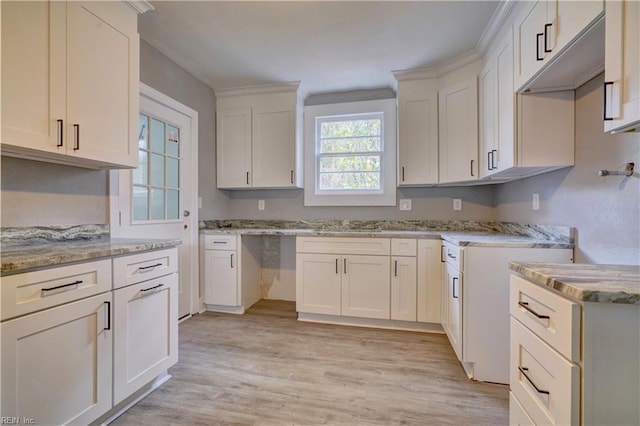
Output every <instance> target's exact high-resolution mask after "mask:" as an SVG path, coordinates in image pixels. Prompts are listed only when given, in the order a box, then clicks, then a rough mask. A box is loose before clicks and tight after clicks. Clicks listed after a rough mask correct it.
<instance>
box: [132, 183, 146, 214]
mask: <svg viewBox="0 0 640 426" xmlns="http://www.w3.org/2000/svg"><path fill="white" fill-rule="evenodd" d="M147 193H148V190H147V188H146V187H142V186H134V187H133V220H147V219H149V198H148V196H147Z"/></svg>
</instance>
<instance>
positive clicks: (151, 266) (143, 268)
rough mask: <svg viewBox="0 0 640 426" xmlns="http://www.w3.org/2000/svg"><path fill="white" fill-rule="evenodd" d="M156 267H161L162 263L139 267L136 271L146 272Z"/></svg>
mask: <svg viewBox="0 0 640 426" xmlns="http://www.w3.org/2000/svg"><path fill="white" fill-rule="evenodd" d="M157 266H162V263H156V264H155V265H149V266H140V267H138V271H142V272H147V271H148V270H149V269H153V268H155V267H157Z"/></svg>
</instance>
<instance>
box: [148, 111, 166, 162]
mask: <svg viewBox="0 0 640 426" xmlns="http://www.w3.org/2000/svg"><path fill="white" fill-rule="evenodd" d="M151 151H153V152H159V153H161V154H163V153H164V123H163V122H162V121H160V120H156V119H155V118H152V119H151Z"/></svg>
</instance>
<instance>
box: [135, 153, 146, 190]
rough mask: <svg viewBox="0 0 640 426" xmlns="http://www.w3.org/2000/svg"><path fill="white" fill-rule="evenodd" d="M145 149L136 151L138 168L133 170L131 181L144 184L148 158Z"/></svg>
mask: <svg viewBox="0 0 640 426" xmlns="http://www.w3.org/2000/svg"><path fill="white" fill-rule="evenodd" d="M148 155H149V154H147V151H138V168H137V169H135V170H134V171H133V183H137V184H140V185H146V184H147V182H148V180H149V179H148V177H149V164H148V161H149V158H148Z"/></svg>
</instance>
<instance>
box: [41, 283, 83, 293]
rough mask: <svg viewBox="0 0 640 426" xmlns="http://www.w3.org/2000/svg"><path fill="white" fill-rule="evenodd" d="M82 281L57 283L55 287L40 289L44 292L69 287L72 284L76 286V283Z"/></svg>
mask: <svg viewBox="0 0 640 426" xmlns="http://www.w3.org/2000/svg"><path fill="white" fill-rule="evenodd" d="M82 283H83V281H82V280H78V281H74V282H72V283H69V284H62V285H57V286H55V287H49V288H43V289H41V290H40V291H42V292H43V293H44V292H45V291H53V290H58V289H60V288H65V287H71V286H74V285H75V286H76V287H77V286H78V284H82ZM43 296H44V294H43Z"/></svg>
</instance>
